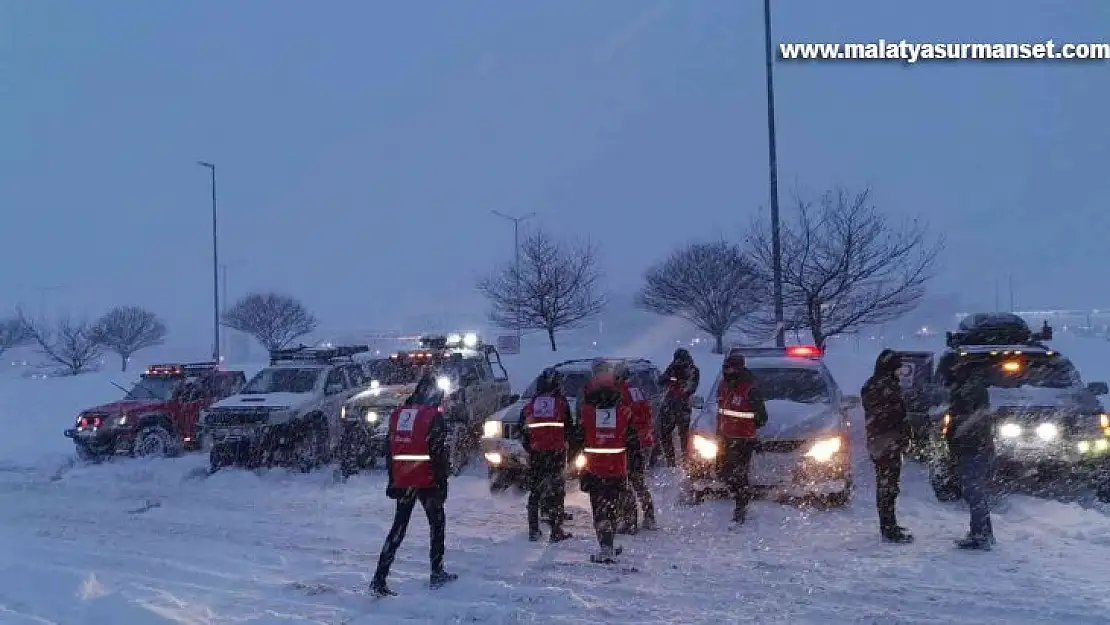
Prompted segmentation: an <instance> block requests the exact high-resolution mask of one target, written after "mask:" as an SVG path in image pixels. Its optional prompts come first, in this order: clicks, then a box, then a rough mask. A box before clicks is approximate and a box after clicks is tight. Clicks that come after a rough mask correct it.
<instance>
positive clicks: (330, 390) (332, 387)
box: [324, 383, 343, 395]
mask: <svg viewBox="0 0 1110 625" xmlns="http://www.w3.org/2000/svg"><path fill="white" fill-rule="evenodd" d="M324 392H325V393H327V394H328V395H334V394H336V393H342V392H343V385H342V384H339V383H336V384H329V385H328V387H327V388H326V389H324Z"/></svg>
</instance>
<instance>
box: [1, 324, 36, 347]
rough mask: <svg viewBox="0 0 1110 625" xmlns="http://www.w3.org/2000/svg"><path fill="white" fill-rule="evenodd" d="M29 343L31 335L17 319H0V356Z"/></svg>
mask: <svg viewBox="0 0 1110 625" xmlns="http://www.w3.org/2000/svg"><path fill="white" fill-rule="evenodd" d="M30 342H31V335H30V334H29V333H28V332H27V327H26V326H25V325H24V324H23V321H22V320H21V319H20V318H19V317H12V318H10V319H0V354H3V353H4V352H6V351H8V350H9V349H11V348H13V347H22V346H23V345H26V344H28V343H30Z"/></svg>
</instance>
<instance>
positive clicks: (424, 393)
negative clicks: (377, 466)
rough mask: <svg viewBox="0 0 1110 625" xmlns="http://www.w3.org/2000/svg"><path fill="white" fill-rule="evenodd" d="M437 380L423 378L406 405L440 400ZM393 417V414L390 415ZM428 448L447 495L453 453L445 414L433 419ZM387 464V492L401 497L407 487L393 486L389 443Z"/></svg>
mask: <svg viewBox="0 0 1110 625" xmlns="http://www.w3.org/2000/svg"><path fill="white" fill-rule="evenodd" d="M429 384H430V385H431V389H435V381H434V380H431V379H430V378H428V377H427V376H425V378H423V379H421V380H420V382H418V383H417V385H416V390H414V391H413V394H412V395H411V396H410V397H409V399H408V400H406V401H405V405H406V406H420V405H435V404H436V403H438V401H436V402H434V403H433V401H432V400H433V398H434V391H433V390H431V389H429V388H428V385H429ZM390 418H392V416H391V417H390ZM428 450H429V452H430V453H429V455H430V456H431V457H432V473H433V474H435V480H436V485H437V490H439V491H440V493H441V495H442V496H443V497H447V477H448V476H449V475H451V455H450V450H449V449H448V448H447V421H446V419H444V418H443V414H442V413H439V414H436V416H435V420H434V421H432V427H431V429H430V430H429V431H428ZM385 454H386V457H385V466H386V467H387V469H388V473H389V482H388V485H387V486H386V489H385V494H386V496H387V497H389V498H390V499H399V498H401V496H402V495H404V493H405V491H406V490H407V489H405V488H397V487H394V486H393V458H392V455H393V454H392V450H391V449H390V446H389V445H388V444H387V445H386V446H385Z"/></svg>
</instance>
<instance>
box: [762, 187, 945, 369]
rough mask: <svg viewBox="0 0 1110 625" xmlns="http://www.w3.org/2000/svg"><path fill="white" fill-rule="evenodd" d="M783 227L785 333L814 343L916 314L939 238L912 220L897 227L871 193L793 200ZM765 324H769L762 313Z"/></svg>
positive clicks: (766, 262) (767, 262) (767, 242)
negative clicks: (798, 333)
mask: <svg viewBox="0 0 1110 625" xmlns="http://www.w3.org/2000/svg"><path fill="white" fill-rule="evenodd" d="M796 202H797V206H796V214H795V215H794V220H793V221H792V222H791V223H785V224H783V227H782V230H781V233H782V284H783V304H784V308H785V313H786V315H785V317H786V329H787V330H791V329H795V330H796V329H798V328H804V329H806V330H809V333H810V334H811V335H812V337H813V342H814V343H816V344H818V345H820V346H821V347H824V346H825V342H826V341H827V340H828V338H829V337H832V336H836V335H838V334H844V333H848V332H855V331H857V330H859V329H860V328H862V327H865V326H870V325H875V324H880V323H885V322H887V321H890V320H893V319H896V318H898V317H900V316H902V315H904V314H906V313H907V312H909V311H911V310H913V309H914V308H915V307H916V306H917V304H918V303H919V302H920V301H921V297H922V296H923V295H924V294H925V285H926V283H928V281H929V280H930V279H931V278H932V277H933V275H934V272H935V268H936V261H937V257H938V255H939V254H940V252H941V250H942V249H943V248H944V240H943V237H937V238H935V239H932V238H930V237H928V236H927V232H926V227H925V226H924V225H923V224H921V223H918V222H917V221H916V220H914V221H911V222H908V223H905V224H901V225H895V224H891V223H890V222H888V220H887V219H886V217H885V216H883V215H882V214H881V213H879V212H878V211H877V210H876V209H875V207H874V205H873V204H872V203H871V190H870V189H869V188H868V189H863V190H862V191H858V192H852V191H849V190H847V189H844V188H842V187H838V188H835V189H833V190H831V191H829V192H826V193H825V194H824V195H822V196H821V197H820V198H819V200H818V201H817V202H813V201H807V200H804V199H801V198H798V199H797V200H796ZM768 230H769V228H768V227H767V226H766V224H765V223H763V222H762V221H757V222H756V223H755V224H754V227H753V232H752V236H751V247H752V256H753V258H755V260H756V262H757V264H758V265H759V267H760V273H762V274H763V276H764V280H765V281H766V282H767V284H770V280H771V270H772V256H771V237H770V236H769V233H768ZM763 321H764V325H767V324H769V323H770V320H769V318H768V317H767V316H766V314H764V317H763Z"/></svg>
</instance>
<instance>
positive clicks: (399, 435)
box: [389, 406, 439, 488]
mask: <svg viewBox="0 0 1110 625" xmlns="http://www.w3.org/2000/svg"><path fill="white" fill-rule="evenodd" d="M438 414H439V412H438V410H437V408H436V407H435V406H398V407H397V408H396V409H394V411H393V414H392V415H390V417H389V453H390V463H391V464H390V468H391V469H392V478H393V479H392V484H391V485H392V486H394V487H396V488H434V487H435V485H436V478H435V472H434V471H433V470H432V455H431V449H430V448H429V446H428V435H429V434H430V433H431V430H432V423H433V422H434V421H435V418H436V416H437V415H438Z"/></svg>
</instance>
